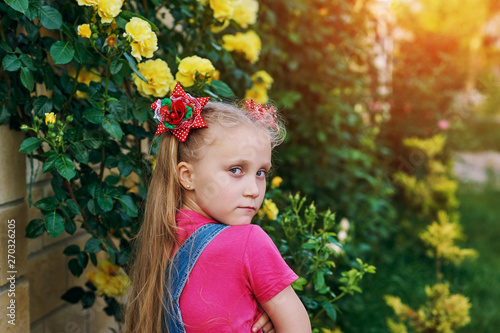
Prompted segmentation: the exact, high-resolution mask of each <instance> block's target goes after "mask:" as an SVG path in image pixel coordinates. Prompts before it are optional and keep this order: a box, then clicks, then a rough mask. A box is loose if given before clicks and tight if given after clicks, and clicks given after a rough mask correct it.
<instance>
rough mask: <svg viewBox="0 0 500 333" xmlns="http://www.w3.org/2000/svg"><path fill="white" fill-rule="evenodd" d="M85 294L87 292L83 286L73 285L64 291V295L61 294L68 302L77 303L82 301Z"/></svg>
mask: <svg viewBox="0 0 500 333" xmlns="http://www.w3.org/2000/svg"><path fill="white" fill-rule="evenodd" d="M68 266H69V265H68ZM70 269H71V267H70ZM82 272H83V271H82ZM80 274H81V273H80ZM78 276H80V275H78ZM83 294H85V291H84V290H83V289H82V288H81V287H73V288H70V289H69V290H68V291H66V292H65V293H64V295H62V296H61V299H63V300H65V301H66V302H69V303H73V304H76V303H78V302H79V301H80V299H81V298H82V296H83Z"/></svg>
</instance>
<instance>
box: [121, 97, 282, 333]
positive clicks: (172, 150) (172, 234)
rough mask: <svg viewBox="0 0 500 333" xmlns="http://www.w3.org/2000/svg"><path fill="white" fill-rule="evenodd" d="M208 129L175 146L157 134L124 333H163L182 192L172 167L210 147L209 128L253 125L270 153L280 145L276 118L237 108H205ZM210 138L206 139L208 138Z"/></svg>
mask: <svg viewBox="0 0 500 333" xmlns="http://www.w3.org/2000/svg"><path fill="white" fill-rule="evenodd" d="M201 115H202V117H203V119H204V120H205V122H206V123H207V125H208V128H204V129H194V130H191V131H190V132H189V135H188V138H187V140H186V142H183V143H180V142H179V141H178V140H177V139H176V138H175V137H174V136H173V135H171V134H170V133H165V134H162V135H161V136H162V137H161V142H160V145H159V149H158V153H157V157H156V167H155V169H154V172H153V175H152V177H151V182H150V186H149V190H148V196H147V199H146V209H145V213H144V220H143V223H142V225H141V228H140V230H139V232H138V233H137V235H136V236H135V237H134V238H133V240H134V241H135V244H134V247H133V252H132V258H133V265H132V267H131V274H130V277H131V280H132V285H131V287H130V290H129V293H128V295H127V301H126V304H125V316H124V318H125V325H124V330H123V332H124V333H151V332H163V331H165V330H166V328H165V327H164V325H163V319H164V317H163V313H164V309H165V308H166V306H168V305H167V304H166V302H165V297H164V295H165V290H166V288H167V283H168V275H169V274H168V272H167V268H168V265H169V263H170V260H171V257H172V252H173V251H174V249H175V248H176V246H177V227H176V221H175V218H176V214H177V211H178V209H180V208H181V206H182V187H181V184H180V182H179V179H178V176H177V164H178V163H179V162H181V161H187V162H190V161H194V160H197V159H198V158H199V151H200V150H202V148H203V147H204V146H205V145H207V144H210V143H212V142H213V141H214V139H215V138H214V137H213V135H214V134H211V133H214V132H217V131H209V129H210V128H211V127H216V126H221V127H223V128H230V127H235V126H239V125H244V124H248V125H254V126H258V127H261V128H262V129H264V130H265V132H264V133H266V134H267V135H268V137H269V140H270V142H271V147H272V148H274V147H275V146H276V145H278V144H280V143H281V142H282V141H283V138H284V136H285V129H284V126H283V122H282V120H281V119H280V118H279V117H278V118H277V119H276V123H275V125H274V126H271V125H270V124H269V123H268V122H261V121H258V120H256V119H254V118H252V117H251V116H249V114H248V113H247V112H246V111H245V110H244V109H243V108H241V107H237V106H234V105H230V104H226V103H212V102H210V103H207V105H206V106H205V107H204V108H203V111H202V113H201ZM211 136H212V137H211Z"/></svg>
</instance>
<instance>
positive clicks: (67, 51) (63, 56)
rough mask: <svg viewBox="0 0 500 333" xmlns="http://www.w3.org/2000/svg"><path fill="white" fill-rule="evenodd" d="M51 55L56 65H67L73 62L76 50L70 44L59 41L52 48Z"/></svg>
mask: <svg viewBox="0 0 500 333" xmlns="http://www.w3.org/2000/svg"><path fill="white" fill-rule="evenodd" d="M50 55H51V57H52V59H53V60H54V63H55V64H56V65H63V64H67V63H68V62H70V61H71V60H73V56H74V55H75V48H74V47H73V45H72V44H71V43H70V42H63V41H57V42H55V43H54V44H52V46H51V47H50Z"/></svg>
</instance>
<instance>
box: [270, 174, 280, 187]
mask: <svg viewBox="0 0 500 333" xmlns="http://www.w3.org/2000/svg"><path fill="white" fill-rule="evenodd" d="M282 182H283V178H281V177H279V176H277V177H274V178H273V180H271V186H272V187H280V185H281V183H282Z"/></svg>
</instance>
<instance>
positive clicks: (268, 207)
mask: <svg viewBox="0 0 500 333" xmlns="http://www.w3.org/2000/svg"><path fill="white" fill-rule="evenodd" d="M262 209H263V210H264V213H266V216H267V218H268V219H270V220H276V218H277V217H278V213H279V210H278V207H276V204H275V203H274V202H273V200H271V199H264V206H263V207H262Z"/></svg>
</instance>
